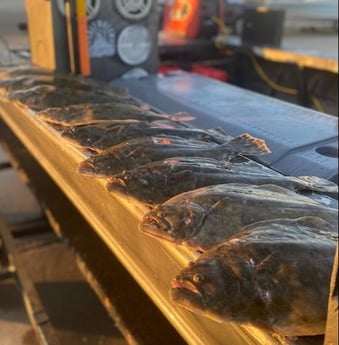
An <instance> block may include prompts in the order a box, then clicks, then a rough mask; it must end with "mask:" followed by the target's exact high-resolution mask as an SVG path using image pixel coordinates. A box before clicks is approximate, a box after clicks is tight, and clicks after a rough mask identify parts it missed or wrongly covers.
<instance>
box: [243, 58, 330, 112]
mask: <svg viewBox="0 0 339 345" xmlns="http://www.w3.org/2000/svg"><path fill="white" fill-rule="evenodd" d="M250 58H251V60H252V64H253V67H254V69H255V71H256V72H257V74H258V75H259V77H260V78H261V79H262V80H263V81H264V82H265V83H266V84H268V85H269V86H270V87H271V88H272V89H274V90H276V91H278V92H282V93H286V94H289V95H297V94H298V93H299V91H298V90H297V89H294V88H290V87H286V86H282V85H279V84H277V83H276V82H274V81H273V80H271V79H270V78H269V77H268V75H267V74H266V73H265V71H264V70H263V69H262V67H261V66H260V65H259V63H258V61H257V59H256V58H255V56H254V55H250ZM309 99H310V100H311V102H312V103H313V105H314V106H315V108H316V109H317V110H318V111H320V112H322V113H325V109H324V107H323V106H322V104H321V102H320V100H319V99H318V98H317V97H316V96H313V95H309Z"/></svg>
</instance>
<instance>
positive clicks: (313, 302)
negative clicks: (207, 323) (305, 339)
mask: <svg viewBox="0 0 339 345" xmlns="http://www.w3.org/2000/svg"><path fill="white" fill-rule="evenodd" d="M336 231H337V230H336V228H334V227H333V225H332V224H330V223H328V222H326V221H325V220H323V219H320V218H318V217H302V218H299V219H276V220H272V221H264V222H258V223H255V224H252V225H250V226H248V227H246V228H244V230H243V231H242V232H241V233H239V234H238V235H237V236H234V237H233V238H231V239H230V240H228V241H226V242H224V243H222V244H221V245H220V246H217V247H215V248H213V249H211V250H210V251H208V252H206V253H205V254H203V255H201V256H200V257H199V258H198V259H197V260H196V261H195V262H193V263H191V265H190V266H188V267H186V268H184V269H183V270H182V271H181V272H180V273H179V274H178V276H177V277H176V278H175V279H173V281H172V288H171V291H170V295H171V299H172V301H173V302H174V303H176V304H178V305H180V306H183V307H185V308H187V309H189V310H191V311H194V312H197V313H200V314H203V315H205V316H207V317H209V318H212V319H215V320H218V321H220V322H237V323H240V324H251V325H255V326H257V327H260V328H264V329H265V330H269V331H271V332H274V333H279V334H281V335H284V336H306V335H307V336H310V335H317V334H324V333H325V324H326V317H327V305H328V296H329V286H330V277H331V272H332V267H333V261H334V255H335V250H336V242H337V238H336V237H337V233H336Z"/></svg>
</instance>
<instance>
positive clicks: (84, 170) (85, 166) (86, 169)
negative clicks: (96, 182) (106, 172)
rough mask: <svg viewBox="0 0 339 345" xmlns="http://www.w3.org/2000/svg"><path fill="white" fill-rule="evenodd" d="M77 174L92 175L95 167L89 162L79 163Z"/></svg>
mask: <svg viewBox="0 0 339 345" xmlns="http://www.w3.org/2000/svg"><path fill="white" fill-rule="evenodd" d="M77 172H78V173H79V174H81V175H89V176H91V175H93V174H94V173H95V167H94V165H93V164H92V163H90V162H86V161H84V162H81V163H80V164H79V166H78V168H77Z"/></svg>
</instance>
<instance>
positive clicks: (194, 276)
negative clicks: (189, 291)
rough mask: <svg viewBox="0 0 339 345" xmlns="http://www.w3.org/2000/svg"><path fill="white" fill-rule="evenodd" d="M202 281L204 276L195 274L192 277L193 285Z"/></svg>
mask: <svg viewBox="0 0 339 345" xmlns="http://www.w3.org/2000/svg"><path fill="white" fill-rule="evenodd" d="M203 280H204V276H203V275H202V274H200V273H196V274H194V275H193V281H194V283H201V282H202V281H203Z"/></svg>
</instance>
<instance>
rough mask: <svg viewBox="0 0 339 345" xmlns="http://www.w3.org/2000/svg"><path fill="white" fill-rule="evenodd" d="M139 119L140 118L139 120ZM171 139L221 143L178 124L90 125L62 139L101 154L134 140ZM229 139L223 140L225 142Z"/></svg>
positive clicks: (78, 128)
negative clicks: (148, 138)
mask: <svg viewBox="0 0 339 345" xmlns="http://www.w3.org/2000/svg"><path fill="white" fill-rule="evenodd" d="M136 118H137V116H136ZM158 135H170V136H178V137H180V138H187V139H194V140H202V141H210V142H215V143H220V141H221V139H220V136H219V137H216V136H215V135H212V134H210V133H209V132H208V131H204V130H201V129H196V128H188V127H187V126H184V125H183V124H180V123H179V122H176V121H169V120H167V121H164V120H162V121H152V122H146V121H139V122H122V123H120V124H115V125H112V126H111V125H107V126H105V125H102V126H100V125H89V126H82V127H73V128H71V129H68V130H67V129H66V130H64V131H63V132H62V137H64V138H66V139H69V140H71V141H72V142H75V143H78V144H79V145H80V146H83V147H85V148H88V149H91V150H93V151H96V152H101V151H103V150H105V149H108V148H109V147H111V146H114V145H118V144H120V143H122V142H123V141H127V140H130V139H134V138H142V137H150V136H158ZM225 140H226V138H224V141H225Z"/></svg>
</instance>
